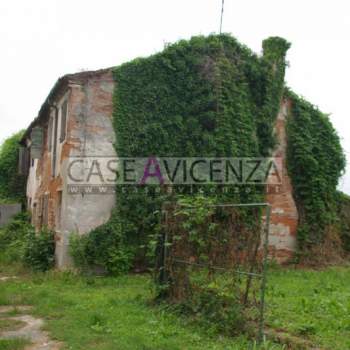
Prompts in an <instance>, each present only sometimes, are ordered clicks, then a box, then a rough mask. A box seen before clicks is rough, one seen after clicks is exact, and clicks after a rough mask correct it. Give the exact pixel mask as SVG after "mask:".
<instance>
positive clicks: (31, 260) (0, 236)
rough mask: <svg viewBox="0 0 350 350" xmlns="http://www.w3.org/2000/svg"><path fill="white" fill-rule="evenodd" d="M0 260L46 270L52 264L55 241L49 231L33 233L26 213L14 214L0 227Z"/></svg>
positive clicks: (37, 269)
mask: <svg viewBox="0 0 350 350" xmlns="http://www.w3.org/2000/svg"><path fill="white" fill-rule="evenodd" d="M0 261H1V262H3V263H13V262H17V263H21V264H23V265H24V266H26V267H29V268H31V269H33V270H35V271H46V270H48V269H50V268H52V267H53V266H54V262H55V241H54V235H53V233H52V232H51V231H48V230H46V229H43V230H42V231H40V232H38V233H35V230H34V227H33V226H32V225H31V224H30V217H29V215H28V214H27V213H20V214H18V215H16V216H15V217H14V218H13V219H12V220H11V221H10V223H9V224H8V225H6V226H5V227H4V228H2V229H0Z"/></svg>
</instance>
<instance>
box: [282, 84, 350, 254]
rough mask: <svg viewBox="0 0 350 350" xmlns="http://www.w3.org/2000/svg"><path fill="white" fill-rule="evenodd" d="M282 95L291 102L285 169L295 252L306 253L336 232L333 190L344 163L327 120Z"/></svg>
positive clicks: (300, 101)
mask: <svg viewBox="0 0 350 350" xmlns="http://www.w3.org/2000/svg"><path fill="white" fill-rule="evenodd" d="M285 95H286V97H288V98H290V99H291V101H292V108H291V115H290V117H289V121H288V125H287V136H288V155H287V165H288V170H289V172H290V175H291V178H292V184H293V195H294V197H295V199H296V203H297V206H298V212H299V227H298V233H297V237H298V241H299V249H300V250H304V251H308V250H309V249H310V248H311V247H312V246H315V245H318V244H321V243H323V241H324V239H325V235H326V232H327V231H329V230H332V231H337V222H338V220H339V217H338V215H337V206H338V203H337V202H338V194H337V191H336V189H337V185H338V181H339V178H340V176H341V175H342V173H343V171H344V169H345V163H346V162H345V156H344V153H343V150H342V147H341V145H340V140H339V137H338V135H337V133H336V131H335V129H334V128H333V126H332V124H331V122H330V120H329V118H328V116H327V115H326V114H324V113H322V112H321V111H320V110H319V109H318V108H317V107H315V106H313V105H312V104H311V103H309V102H307V101H305V100H304V99H303V98H301V97H299V96H297V95H296V94H295V93H293V92H292V91H290V90H288V89H286V91H285ZM339 234H340V235H341V232H340V233H339Z"/></svg>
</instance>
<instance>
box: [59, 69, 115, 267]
mask: <svg viewBox="0 0 350 350" xmlns="http://www.w3.org/2000/svg"><path fill="white" fill-rule="evenodd" d="M113 90H114V80H113V77H112V73H111V72H110V71H108V72H105V73H103V74H101V75H97V76H93V77H91V78H89V79H88V80H87V81H86V82H84V83H82V84H71V86H70V98H69V104H68V111H69V112H68V115H69V119H68V140H69V142H68V143H67V147H66V148H64V149H63V152H62V156H61V169H62V170H61V171H62V174H63V176H62V179H63V186H62V188H63V196H62V212H61V217H62V221H61V227H60V231H59V232H58V240H57V243H56V257H57V265H58V267H64V266H67V265H70V263H71V261H70V257H69V254H68V244H69V237H70V235H71V234H72V233H73V232H74V233H78V234H85V233H87V232H89V231H91V230H92V229H94V228H96V227H97V226H100V225H101V224H103V223H105V222H106V221H108V219H109V217H110V214H111V211H112V209H113V207H114V204H115V195H114V194H104V195H102V194H82V193H79V194H70V193H68V192H67V184H68V181H69V178H68V167H69V164H70V162H71V161H72V159H74V158H73V157H78V158H79V159H81V157H83V158H84V157H97V158H100V157H113V156H116V153H115V149H114V142H115V133H114V129H113V125H112V114H113ZM85 170H86V171H88V169H85ZM85 176H86V172H85V174H83V177H85Z"/></svg>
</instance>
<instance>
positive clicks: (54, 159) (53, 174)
mask: <svg viewBox="0 0 350 350" xmlns="http://www.w3.org/2000/svg"><path fill="white" fill-rule="evenodd" d="M57 129H58V108H55V119H54V124H53V130H54V134H53V150H52V176H53V177H56V160H57V134H58V130H57Z"/></svg>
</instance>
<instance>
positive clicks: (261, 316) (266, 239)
mask: <svg viewBox="0 0 350 350" xmlns="http://www.w3.org/2000/svg"><path fill="white" fill-rule="evenodd" d="M180 206H181V205H180ZM182 206H183V205H182ZM186 207H187V208H189V209H193V210H195V209H197V207H196V206H186ZM204 207H205V208H217V207H232V208H234V207H264V208H266V221H265V225H264V226H265V229H264V243H263V265H262V273H261V274H259V273H253V272H247V271H240V270H235V271H234V272H235V273H238V274H243V275H248V276H249V277H250V278H253V277H255V278H260V279H261V284H260V305H259V331H258V342H262V341H263V340H264V325H265V309H266V305H265V291H266V282H267V268H268V250H269V234H270V216H271V205H270V204H269V203H238V204H217V205H205V206H204ZM164 212H167V211H165V210H162V213H164ZM167 241H168V235H167V231H166V230H165V232H164V237H163V244H162V246H163V254H162V260H163V276H162V278H161V279H162V280H163V282H164V281H165V280H166V275H165V274H166V269H165V264H166V259H167V244H166V243H167ZM174 261H175V262H177V263H180V264H187V265H193V266H199V267H209V268H210V269H214V270H221V271H227V270H229V269H227V268H224V267H217V266H209V265H207V264H200V263H191V262H188V261H184V260H180V259H174Z"/></svg>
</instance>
